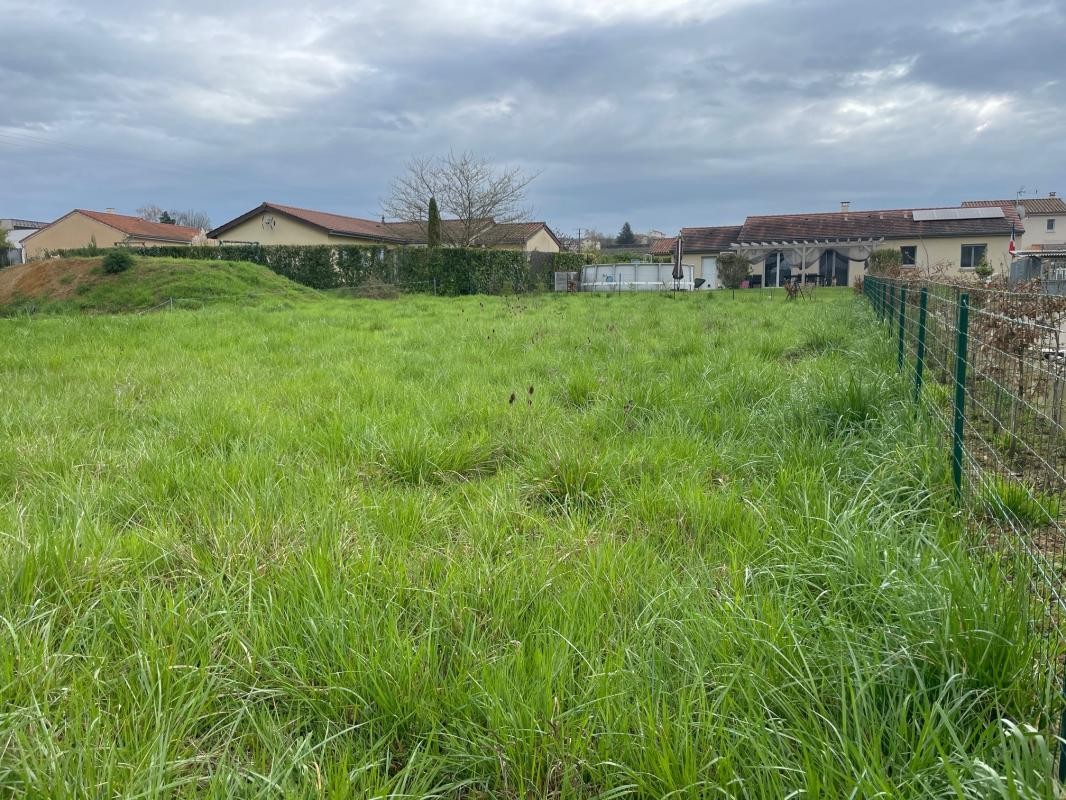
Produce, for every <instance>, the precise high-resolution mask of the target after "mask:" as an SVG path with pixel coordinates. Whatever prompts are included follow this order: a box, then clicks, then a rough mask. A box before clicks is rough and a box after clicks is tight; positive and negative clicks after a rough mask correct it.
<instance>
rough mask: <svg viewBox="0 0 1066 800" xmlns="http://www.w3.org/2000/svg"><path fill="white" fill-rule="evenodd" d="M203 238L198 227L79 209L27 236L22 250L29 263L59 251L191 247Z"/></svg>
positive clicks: (110, 211)
mask: <svg viewBox="0 0 1066 800" xmlns="http://www.w3.org/2000/svg"><path fill="white" fill-rule="evenodd" d="M202 235H203V231H201V230H200V229H198V228H187V227H185V226H183V225H168V224H166V223H163V222H150V221H148V220H146V219H141V218H140V217H131V216H128V215H126V214H116V213H114V211H112V210H110V209H109V210H107V211H90V210H88V209H84V208H76V209H74V210H73V211H71V212H70V213H69V214H65V215H63V216H62V217H60V218H59V219H57V220H56V221H55V222H52V223H50V224H48V225H45V226H44V227H43V228H40V229H39V230H36V231H34V232H33V233H31V234H30V235H29V236H27V237H25V238H24V239H23V240H22V249H23V251H24V253H25V256H26V260H30V259H34V258H41V257H42V256H44V255H46V254H47V253H50V252H54V251H57V250H73V249H76V248H79V247H92V246H96V247H118V246H120V245H121V246H130V247H144V246H148V245H188V244H191V243H192V242H193V240H194V239H196V238H197V237H198V236H202Z"/></svg>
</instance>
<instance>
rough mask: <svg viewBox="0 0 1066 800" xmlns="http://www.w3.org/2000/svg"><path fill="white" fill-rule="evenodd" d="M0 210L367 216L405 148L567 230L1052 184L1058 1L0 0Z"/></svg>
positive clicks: (1061, 38)
mask: <svg viewBox="0 0 1066 800" xmlns="http://www.w3.org/2000/svg"><path fill="white" fill-rule="evenodd" d="M0 30H2V31H3V35H2V36H0V175H2V176H3V177H2V178H0V216H20V217H28V218H41V219H53V218H55V217H57V216H59V215H61V214H63V213H65V212H67V211H69V210H70V209H71V208H74V207H85V208H97V209H102V208H104V207H108V206H111V207H115V208H117V209H118V210H119V211H127V212H132V211H133V210H134V209H135V208H136V207H137V206H139V205H142V204H144V203H148V202H153V203H158V204H160V205H164V206H169V207H177V208H202V209H204V210H206V211H208V212H209V213H210V215H211V217H212V219H213V220H214V222H215V223H216V224H218V223H221V222H223V221H225V220H226V219H228V218H230V217H233V216H236V215H237V214H239V213H242V212H244V211H246V210H248V209H249V208H251V207H253V206H254V205H256V204H258V203H260V202H262V201H263V200H272V201H275V202H280V203H288V204H291V205H301V206H307V207H312V208H317V209H321V210H327V211H336V212H340V213H347V214H352V215H355V216H367V217H374V216H377V215H378V214H379V213H380V200H381V198H382V196H383V195H384V194H385V193H386V191H387V188H388V183H389V180H390V178H391V177H392V176H393V175H394V174H396V172H397V171H398V170H400V169H401V168H402V165H403V162H404V161H405V159H407V158H409V157H410V156H413V155H428V154H433V153H440V152H446V151H447V150H448V149H456V150H465V149H469V150H473V151H475V152H477V153H480V154H483V155H485V156H488V157H491V158H492V159H494V160H497V161H499V162H501V163H508V164H516V165H520V166H522V167H525V168H527V169H529V170H538V171H540V172H541V176H540V178H539V179H538V180H537V181H536V182H535V184H534V185H533V188H532V192H531V198H530V199H531V201H532V205H533V206H534V208H535V209H536V211H537V216H538V217H539V218H543V219H547V220H548V221H549V222H550V223H551V224H552V225H553V226H554V227H555V228H556V229H557V230H558V231H559V232H561V233H570V232H572V231H573V230H574V229H576V228H578V227H579V226H581V227H590V226H592V227H598V228H601V229H603V230H605V231H608V232H612V233H613V232H615V231H617V229H618V228H619V227H620V225H621V223H622V222H623V221H624V220H630V221H631V222H632V223H633V226H634V228H636V229H638V230H641V229H648V228H653V227H654V228H659V229H662V230H665V231H668V232H670V231H675V230H676V229H677V228H679V227H681V226H683V225H712V224H727V223H739V222H741V221H742V220H743V218H744V216H745V215H746V214H754V213H774V212H789V211H796V212H798V211H813V210H831V209H833V208H834V207H835V206H836V204H837V202H838V201H840V200H844V199H848V200H851V201H852V203H853V205H854V206H857V207H861V208H888V207H899V206H915V205H934V204H948V205H950V204H955V203H957V202H959V201H961V200H963V199H965V198H977V197H993V196H995V197H1003V196H1012V195H1013V194H1014V192H1015V191H1016V190H1017V189H1019V188H1020V187H1022V186H1025V187H1028V188H1029V189H1030V190H1033V189H1036V190H1040V191H1042V192H1046V191H1049V190H1058V191H1060V192H1066V114H1064V113H1063V108H1064V106H1066V56H1064V50H1063V42H1066V0H1029V1H1028V2H1014V1H1013V0H996V1H995V2H991V1H989V2H985V1H983V0H895V2H892V3H885V2H859V1H858V0H796V1H795V2H775V1H773V0H704V1H703V2H691V1H689V0H656V1H655V2H641V1H640V0H577V1H576V2H575V1H574V0H431V1H430V0H413V2H384V1H382V0H355V1H354V2H347V3H339V2H320V0H303V2H300V3H292V2H281V1H280V0H254V2H253V1H252V0H232V1H230V2H227V1H226V0H212V1H211V2H207V1H206V0H185V2H182V3H171V2H167V0H159V1H158V2H154V3H150V4H149V3H143V2H141V1H140V0H138V1H137V2H133V1H132V0H115V1H113V2H107V3H102V2H62V1H54V0H36V2H33V3H28V2H12V0H0Z"/></svg>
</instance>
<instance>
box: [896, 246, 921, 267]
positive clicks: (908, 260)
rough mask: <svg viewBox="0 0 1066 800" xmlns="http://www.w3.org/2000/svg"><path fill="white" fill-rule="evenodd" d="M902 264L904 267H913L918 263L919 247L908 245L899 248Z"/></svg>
mask: <svg viewBox="0 0 1066 800" xmlns="http://www.w3.org/2000/svg"><path fill="white" fill-rule="evenodd" d="M899 254H900V259H901V260H900V262H899V263H900V265H901V266H904V267H913V266H916V265H917V263H918V248H917V247H916V246H915V245H910V246H907V247H901V248H900V249H899Z"/></svg>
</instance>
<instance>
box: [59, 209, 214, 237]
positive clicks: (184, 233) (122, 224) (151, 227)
mask: <svg viewBox="0 0 1066 800" xmlns="http://www.w3.org/2000/svg"><path fill="white" fill-rule="evenodd" d="M75 211H76V212H77V213H78V214H81V215H82V216H86V217H89V219H94V220H96V221H97V222H102V223H103V224H104V225H110V226H111V227H112V228H115V229H116V230H120V231H122V232H123V233H125V234H126V235H128V236H137V237H142V238H145V239H161V240H163V241H168V242H191V241H192V240H193V239H195V238H196V237H197V236H199V235H200V229H199V228H188V227H186V226H184V225H168V224H167V223H165V222H150V221H149V220H146V219H141V218H140V217H130V216H127V215H125V214H111V213H108V212H105V211H87V210H86V209H84V208H77V209H75Z"/></svg>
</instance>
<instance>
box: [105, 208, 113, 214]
mask: <svg viewBox="0 0 1066 800" xmlns="http://www.w3.org/2000/svg"><path fill="white" fill-rule="evenodd" d="M104 212H105V213H107V214H114V213H115V209H113V208H105V209H104Z"/></svg>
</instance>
